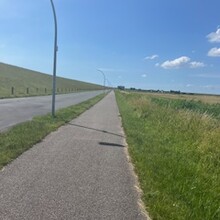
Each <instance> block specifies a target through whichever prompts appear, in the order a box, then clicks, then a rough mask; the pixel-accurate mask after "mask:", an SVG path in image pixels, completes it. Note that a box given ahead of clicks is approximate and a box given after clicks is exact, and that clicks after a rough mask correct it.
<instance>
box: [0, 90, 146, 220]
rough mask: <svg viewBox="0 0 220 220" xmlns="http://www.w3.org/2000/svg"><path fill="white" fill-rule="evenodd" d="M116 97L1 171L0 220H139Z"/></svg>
mask: <svg viewBox="0 0 220 220" xmlns="http://www.w3.org/2000/svg"><path fill="white" fill-rule="evenodd" d="M126 150H127V148H126V147H125V139H124V134H123V131H122V128H121V122H120V118H119V112H118V108H117V104H116V101H115V96H114V92H111V93H110V94H108V95H107V96H106V97H105V98H104V99H103V100H101V101H100V102H99V103H98V104H96V105H95V106H93V107H92V108H91V109H89V110H88V111H86V112H85V113H83V114H82V115H81V116H80V117H78V118H77V119H75V120H73V121H72V122H70V123H69V125H66V126H63V127H61V128H59V129H58V130H57V131H56V132H53V133H51V134H50V135H49V136H47V137H46V138H45V139H44V140H43V141H42V142H41V143H39V144H37V145H35V146H34V147H33V148H31V149H30V150H29V151H27V152H25V153H23V154H22V155H21V156H20V157H19V158H17V159H16V160H15V161H13V162H12V163H11V164H9V165H8V166H6V167H5V169H3V170H2V171H1V172H0V219H1V220H6V219H7V220H8V219H10V220H30V219H31V220H54V219H57V220H62V219H65V220H72V219H75V220H84V219H85V220H142V219H147V218H146V217H145V216H144V215H143V213H142V212H141V208H140V207H139V205H138V200H139V194H138V192H137V191H136V189H135V183H136V182H135V178H134V175H133V173H132V172H133V171H132V170H131V165H130V164H129V161H128V158H127V154H126Z"/></svg>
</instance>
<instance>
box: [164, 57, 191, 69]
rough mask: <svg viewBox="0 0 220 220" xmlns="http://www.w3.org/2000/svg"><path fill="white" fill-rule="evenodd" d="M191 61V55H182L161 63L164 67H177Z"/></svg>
mask: <svg viewBox="0 0 220 220" xmlns="http://www.w3.org/2000/svg"><path fill="white" fill-rule="evenodd" d="M189 61H190V58H189V57H186V56H182V57H179V58H177V59H175V60H167V61H165V62H164V63H162V64H161V67H162V68H164V69H177V68H179V67H181V66H183V65H184V64H187V63H188V62H189Z"/></svg>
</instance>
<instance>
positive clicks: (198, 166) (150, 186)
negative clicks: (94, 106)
mask: <svg viewBox="0 0 220 220" xmlns="http://www.w3.org/2000/svg"><path fill="white" fill-rule="evenodd" d="M117 101H118V104H119V109H120V113H121V114H122V120H123V126H124V129H125V133H126V135H127V142H128V145H129V152H130V155H131V157H132V161H133V163H134V165H135V169H136V172H137V174H138V176H139V180H140V185H141V188H142V190H143V193H144V195H143V201H144V202H145V204H146V207H147V209H148V211H149V213H150V215H151V216H152V218H153V219H164V220H167V219H169V220H170V219H175V220H178V219H181V220H182V219H184V220H185V219H186V220H202V219H209V220H212V219H213V220H215V219H220V184H219V183H220V123H219V122H220V121H219V120H217V119H214V118H213V117H211V116H209V115H208V114H200V113H198V112H193V111H190V110H188V109H178V110H177V109H175V108H172V107H170V106H167V105H166V106H163V105H161V104H157V103H156V102H155V101H152V100H151V99H150V98H149V97H148V96H147V95H140V94H122V93H117Z"/></svg>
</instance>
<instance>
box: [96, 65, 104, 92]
mask: <svg viewBox="0 0 220 220" xmlns="http://www.w3.org/2000/svg"><path fill="white" fill-rule="evenodd" d="M97 71H99V72H100V73H101V74H102V75H103V78H104V80H103V81H104V82H103V87H104V92H105V73H104V72H103V71H102V70H99V69H97Z"/></svg>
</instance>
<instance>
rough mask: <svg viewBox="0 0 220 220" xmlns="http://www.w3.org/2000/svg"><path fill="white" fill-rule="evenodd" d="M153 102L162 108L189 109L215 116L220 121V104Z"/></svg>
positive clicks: (176, 100) (177, 101) (184, 101)
mask: <svg viewBox="0 0 220 220" xmlns="http://www.w3.org/2000/svg"><path fill="white" fill-rule="evenodd" d="M151 100H152V102H155V103H157V104H158V105H160V106H166V107H170V108H174V109H189V110H192V111H196V112H199V113H206V114H209V115H213V116H215V117H217V118H219V119H220V104H219V103H216V104H208V103H204V102H202V101H194V100H186V99H168V98H151Z"/></svg>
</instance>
